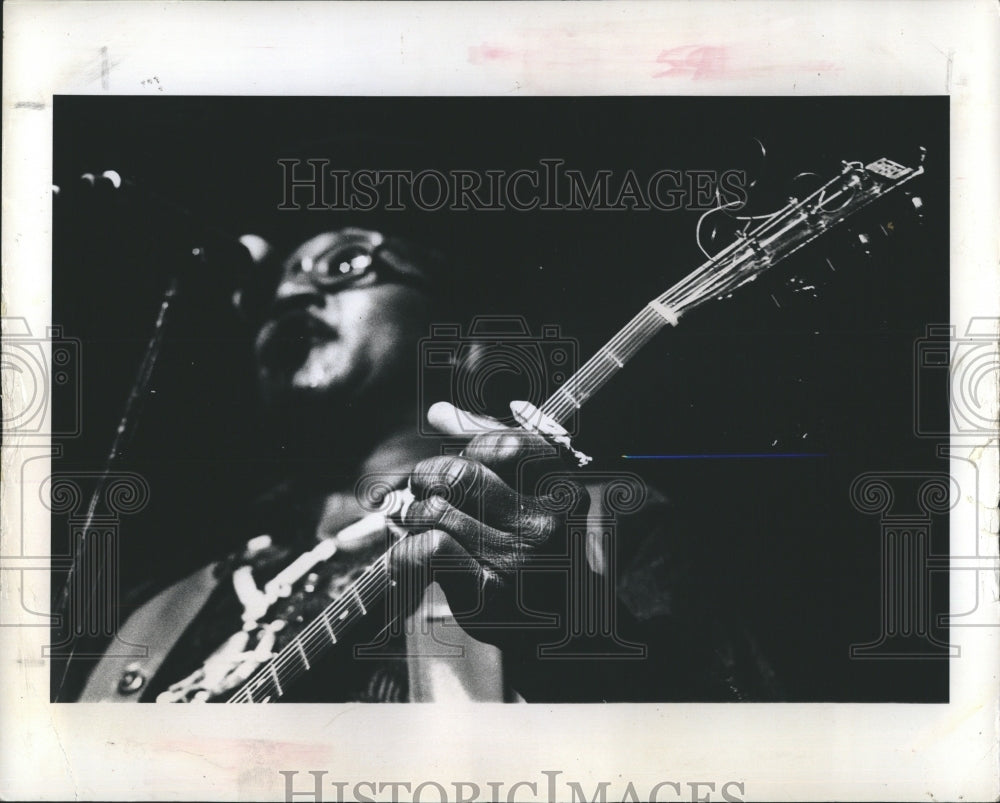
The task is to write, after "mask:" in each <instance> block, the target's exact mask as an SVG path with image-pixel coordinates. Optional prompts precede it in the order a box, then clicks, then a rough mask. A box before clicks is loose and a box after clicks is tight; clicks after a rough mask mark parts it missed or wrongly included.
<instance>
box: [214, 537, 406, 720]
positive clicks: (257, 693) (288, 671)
mask: <svg viewBox="0 0 1000 803" xmlns="http://www.w3.org/2000/svg"><path fill="white" fill-rule="evenodd" d="M391 554H392V550H389V551H388V552H386V553H385V554H384V555H382V557H380V558H379V559H378V560H377V561H375V562H374V563H373V564H371V566H369V567H368V568H367V569H365V570H364V571H363V572H362V573H361V574H360V575H359V576H358V578H357V579H356V580H355V581H354V582H353V583H351V585H350V586H349V587H348V588H347V590H346V591H345V592H344V593H343V594H342V595H341V596H340V597H338V598H337V599H336V600H334V601H333V602H331V603H330V604H329V605H327V606H326V608H324V609H323V612H322V613H320V615H319V616H317V617H316V618H315V619H313V621H312V622H310V623H309V624H308V625H307V626H306V627H305V628H304V629H303V630H302V632H301V633H298V634H297V635H296V636H295V637H294V638H293V639H292V640H291V641H289V642H288V644H286V645H285V646H284V647H283V648H282V650H281V651H280V652H279V653H277V654H276V655H274V656H273V657H272V658H270V659H269V660H268V661H267V662H266V663H264V664H261V665H260V666H259V667H258V668H257V669H256V671H254V673H253V674H252V675H251V676H250V678H249V679H248V680H247V681H246V683H244V685H243V686H242V687H241V688H240V689H239V691H237V692H236V693H235V694H234V695H233V696H232V697H230V698H229V700H227V702H230V703H270V702H273V701H275V700H277V699H278V698H279V697H282V696H284V694H285V692H286V690H287V689H289V688H291V685H292V683H294V682H295V681H296V680H297V679H298V677H299V676H300V675H302V674H303V673H305V672H308V671H309V670H310V669H312V665H313V664H314V663H315V662H316V661H317V660H318V659H319V658H320V656H321V655H322V654H323V653H324V652H326V650H328V649H329V648H330V647H332V646H334V645H335V644H337V643H338V641H340V640H341V638H342V636H343V635H344V634H345V633H346V632H347V631H348V630H349V629H350V628H351V627H352V626H353V625H354V624H356V623H357V622H358V621H359V620H360V619H361V618H362V617H364V616H367V614H368V611H369V609H371V608H374V607H375V606H376V605H377V604H378V602H379V600H380V599H381V598H382V597H383V596H384V594H385V592H386V590H387V589H388V588H390V587H391V586H392V585H393V584H394V582H395V581H393V580H392V578H391V577H390V572H389V559H390V556H391Z"/></svg>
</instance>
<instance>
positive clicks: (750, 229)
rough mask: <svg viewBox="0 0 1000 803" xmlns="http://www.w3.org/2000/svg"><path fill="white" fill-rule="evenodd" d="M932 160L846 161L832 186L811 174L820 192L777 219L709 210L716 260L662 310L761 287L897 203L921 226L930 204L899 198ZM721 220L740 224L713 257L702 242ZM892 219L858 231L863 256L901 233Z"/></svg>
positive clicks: (803, 193) (797, 199)
mask: <svg viewBox="0 0 1000 803" xmlns="http://www.w3.org/2000/svg"><path fill="white" fill-rule="evenodd" d="M925 157H926V151H925V149H923V148H921V149H920V153H919V157H918V159H916V160H914V163H913V164H911V165H905V164H901V163H899V162H896V161H894V160H892V159H889V158H887V157H880V158H878V159H875V160H874V161H871V162H869V163H867V164H865V163H863V162H856V161H855V162H841V168H840V170H839V172H837V173H836V174H834V175H832V176H830V177H828V178H826V179H823V178H822V177H820V176H818V175H817V174H808V176H809V177H811V178H813V179H814V181H813V182H812V184H813V186H812V187H809V188H807V189H805V190H802V189H801V187H802V186H803V185H802V184H800V185H799V187H797V188H796V189H794V190H793V191H792V193H791V194H789V195H788V196H787V203H785V205H784V206H783V207H781V208H779V209H777V210H775V211H772V212H765V213H761V214H734V213H733V211H732V209H731V205H724V204H720V205H719V206H718V207H716V208H714V209H710V210H708V211H707V212H705V214H704V215H702V218H701V219H700V220H699V223H698V227H697V230H696V238H697V239H698V245H699V247H700V248H701V250H702V251H703V253H704V254H705V255H706V256H707V257H708V261H707V262H705V263H703V264H702V265H701V266H700V267H699V268H698V269H697V270H696V271H694V272H693V273H692V274H691V275H689V276H688V277H687V278H685V279H684V280H682V281H681V282H679V283H678V284H677V285H675V286H674V287H672V288H671V289H670V290H668V291H667V292H666V293H664V294H663V295H661V296H659V297H658V298H657V299H656V303H658V304H661V305H665V306H666V307H667V308H669V309H670V310H671V311H672V312H673V313H676V314H680V313H681V312H684V311H686V310H689V309H693V308H694V307H696V306H698V305H700V304H702V303H704V302H705V301H708V300H711V299H717V300H721V299H726V298H730V297H731V296H732V295H733V293H734V292H735V291H736V290H737V289H738V288H740V287H742V286H744V285H746V284H749V283H751V282H754V281H755V280H756V279H757V278H758V277H759V276H760V275H761V274H763V273H764V272H766V271H768V270H770V269H771V268H773V267H774V266H776V265H777V264H779V263H780V262H782V261H784V260H785V259H787V258H788V257H789V256H791V255H792V254H794V253H796V252H797V251H799V250H800V249H802V248H804V247H805V246H806V245H808V244H809V243H811V242H813V241H814V240H816V239H818V238H820V237H824V236H826V235H827V234H828V233H829V232H831V231H834V230H839V231H844V230H846V228H847V227H846V226H845V224H846V222H847V221H848V220H851V221H852V222H853V221H855V220H860V219H861V217H860V213H861V212H862V210H865V209H869V208H874V207H876V206H877V207H879V208H883V207H884V206H885V205H884V203H883V202H884V200H885V199H886V198H888V197H890V196H891V197H893V198H902V200H903V203H904V207H905V208H907V209H908V212H909V213H912V214H913V215H914V216H915V217H917V218H918V219H919V217H920V216H921V215H922V213H923V201H922V199H921V198H920V197H919V196H916V195H912V194H907V193H904V192H897V191H898V190H899V189H900V188H901V187H903V186H904V185H907V184H908V183H909V182H911V181H912V180H914V179H916V178H917V177H918V176H921V175H923V173H924V161H925ZM801 175H802V176H806V175H807V174H801ZM713 214H724V215H725V216H726V217H727V218H728V220H729V221H730V222H731V223H733V224H735V225H734V226H733V229H732V232H731V236H730V242H729V244H728V245H726V246H725V247H723V248H721V249H720V250H718V251H717V252H716V253H715V254H710V253H709V252H708V250H707V249H706V248H705V247H704V245H703V244H702V242H701V239H700V238H701V230H702V227H703V224H704V222H705V220H706V219H707V218H709V217H710V216H712V215H713ZM884 218H885V222H883V223H876V224H874V225H875V226H876V227H877V228H876V229H874V230H864V231H857V232H854V238H855V245H856V246H857V247H858V248H859V249H860V250H861V251H862V252H867V253H869V254H870V253H871V250H872V248H873V244H874V242H875V240H876V238H877V237H878V236H889V235H891V234H892V233H893V232H894V230H895V228H896V226H897V222H896V221H897V219H899V215H898V212H897V210H893V212H892V213H889V214H886V215H884ZM717 231H718V229H716V230H715V232H713V233H717ZM875 231H877V232H878V234H876V233H874V232H875ZM831 267H832V266H831ZM789 286H790V289H792V291H793V292H806V293H808V292H813V291H815V289H816V287H815V285H810V284H808V283H807V282H806V281H805V280H802V279H800V278H797V277H796V278H793V279H791V280H790V285H789Z"/></svg>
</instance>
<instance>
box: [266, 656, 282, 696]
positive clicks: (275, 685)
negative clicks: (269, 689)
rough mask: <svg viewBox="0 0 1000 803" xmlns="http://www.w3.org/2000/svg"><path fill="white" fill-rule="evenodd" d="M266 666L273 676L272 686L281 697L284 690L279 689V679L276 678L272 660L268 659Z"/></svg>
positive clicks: (276, 673)
mask: <svg viewBox="0 0 1000 803" xmlns="http://www.w3.org/2000/svg"><path fill="white" fill-rule="evenodd" d="M268 667H269V668H270V670H271V675H273V676H274V687H275V688H276V689H277V690H278V696H279V697H281V696H282V695H283V694H284V692H283V691H282V690H281V681H280V680H278V670H277V669H276V668H275V666H274V661H270V662H269V663H268Z"/></svg>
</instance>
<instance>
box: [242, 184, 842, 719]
mask: <svg viewBox="0 0 1000 803" xmlns="http://www.w3.org/2000/svg"><path fill="white" fill-rule="evenodd" d="M837 180H838V179H834V180H832V181H830V182H828V183H827V184H826V185H824V186H823V187H821V188H820V189H818V190H816V191H815V192H814V193H813V194H812V195H810V196H809V197H808V198H807V199H806V201H803V202H800V203H798V204H792V205H789V206H788V207H787V208H786V209H785V210H784V211H779V212H777V213H774V214H772V215H770V216H768V218H767V219H765V221H764V222H763V223H762V224H761V225H760V226H758V227H757V228H756V229H754V230H753V232H751V233H750V234H747V235H744V237H743V238H741V240H740V241H736V242H734V243H731V244H730V245H729V246H727V248H726V249H723V251H721V252H719V253H718V254H716V255H715V256H714V257H710V259H709V261H708V262H707V263H705V264H704V265H702V266H700V267H699V268H697V269H695V270H694V271H692V272H691V273H690V274H688V275H687V276H685V277H684V278H683V279H681V280H680V281H679V282H678V283H677V284H675V285H673V286H672V287H671V288H670V289H668V290H667V291H666V292H665V293H664V294H662V295H661V296H659V297H658V298H657V301H658V302H659V303H661V304H664V305H667V306H669V307H670V308H671V309H673V310H674V311H675V312H678V313H679V312H681V311H683V310H686V309H691V308H692V306H693V305H695V304H697V303H699V302H701V301H704V300H705V299H706V298H708V297H711V296H715V295H718V294H719V293H721V292H725V290H728V289H731V288H735V287H736V286H738V285H739V284H740V283H741V280H745V279H744V277H743V276H741V275H740V271H739V267H738V266H736V265H733V261H732V260H731V259H730V257H731V255H732V252H733V251H735V250H738V249H739V246H741V245H743V246H745V247H748V248H749V247H750V246H748V243H749V242H750V241H752V240H756V239H757V238H759V237H760V236H761V234H764V233H766V232H768V231H769V230H770V229H773V228H776V227H777V226H779V225H781V224H782V223H783V222H784V221H785V219H787V218H788V217H789V216H790V215H792V214H793V213H794V212H795V211H798V210H800V209H801V208H802V207H803V206H804V205H805V203H807V202H808V200H810V199H811V198H812V197H814V196H816V195H820V196H822V195H823V194H824V193H825V190H826V188H827V187H829V186H830V185H832V184H833V183H835V182H836V181H837ZM842 192H844V190H841V191H840V192H838V193H836V194H834V195H833V196H831V197H830V198H829V199H825V201H824V202H828V201H830V200H833V199H835V198H836V197H837V196H838V195H840V194H842ZM792 225H793V226H794V225H796V223H793V224H792ZM780 233H781V232H779V234H780ZM768 267H770V266H768ZM713 269H714V272H713ZM749 275H750V276H752V275H755V274H752V273H751V274H749ZM706 277H707V278H706ZM703 279H704V281H702V280H703ZM699 282H700V283H699ZM685 291H686V292H685ZM649 312H650V314H649V315H647V314H646V313H647V309H646V308H644V309H643V310H642V311H640V312H639V313H638V314H637V315H636V316H635V317H634V318H633V319H632V320H631V321H629V323H627V324H626V325H625V326H624V327H623V328H622V329H621V330H619V331H618V332H617V333H616V334H615V336H614V337H613V338H612V339H611V340H610V341H609V342H608V343H607V344H605V345H604V346H602V347H601V348H600V349H599V350H598V351H597V352H596V353H595V355H594V356H593V357H591V359H590V360H588V361H587V363H585V364H584V366H583V368H582V369H581V370H580V371H578V372H576V373H575V374H573V375H572V376H571V377H570V378H569V379H568V380H567V381H566V382H565V383H564V384H563V385H562V386H561V387H560V388H559V389H558V390H557V391H556V392H555V393H554V394H553V396H552V397H551V398H550V399H549V401H547V402H546V403H545V404H543V405H542V410H543V412H546V414H548V415H551V416H552V417H553V418H556V420H559V419H560V418H561V417H562V416H563V415H566V414H568V413H570V412H571V411H572V410H573V409H574V408H575V407H576V406H578V404H582V403H583V402H585V401H586V400H587V399H589V398H590V397H591V396H592V395H593V393H595V392H596V391H597V390H598V389H599V388H600V387H601V386H602V385H603V384H604V383H605V382H606V381H607V379H608V378H610V377H611V376H612V375H613V374H614V373H616V372H617V371H618V370H620V369H621V368H622V367H623V364H624V362H625V361H626V360H628V359H631V357H632V356H634V353H635V352H636V351H637V350H638V348H641V346H642V345H644V343H641V344H638V345H636V344H637V342H638V341H639V340H645V339H647V338H650V337H652V336H653V335H655V334H656V333H657V332H658V331H659V329H661V328H662V327H663V326H664V325H665V324H664V323H663V322H662V321H661V320H659V319H655V318H653V317H652V316H654V315H655V314H656V313H654V312H652V311H649ZM621 346H625V350H624V351H622V350H619V347H621ZM609 358H610V359H611V361H612V365H608V364H607V363H606V362H603V360H606V359H609ZM619 362H620V363H622V364H618V363H619ZM571 385H572V386H573V390H575V391H577V393H574V394H572V397H571V398H573V399H575V401H570V399H569V398H564V401H563V402H562V403H559V402H558V401H557V402H556V403H555V404H553V405H551V406H550V402H552V401H553V399H555V400H558V399H559V397H560V395H562V396H564V397H566V396H569V395H570V394H569V391H568V388H569V387H570V386H571ZM547 407H549V410H546V408H547ZM397 543H398V542H397ZM394 547H395V544H394V545H393V546H392V547H390V549H389V550H388V551H387V552H386V553H385V554H384V555H383V557H382V558H381V559H379V560H378V561H376V563H374V564H372V565H371V566H369V567H368V568H367V569H366V570H365V572H364V573H363V574H362V575H361V577H359V578H358V579H357V580H356V581H355V582H354V583H352V585H351V587H349V588H348V589H346V590H345V591H344V592H343V594H342V595H341V597H340V598H339V599H338V600H335V601H334V602H333V603H332V604H331V605H330V606H329V607H327V608H325V609H324V610H323V611H322V612H321V613H320V614H319V616H317V617H316V618H315V619H314V620H313V621H312V622H310V624H309V625H307V626H306V627H305V628H304V629H303V630H302V632H300V633H299V634H297V635H296V636H295V637H294V638H293V640H292V641H291V642H289V643H288V644H287V645H286V646H285V647H284V648H283V649H282V650H281V651H280V652H279V653H278V654H277V655H276V656H274V657H272V658H271V659H269V660H268V661H267V662H265V663H264V664H262V665H261V666H259V667H258V668H257V670H256V671H255V672H254V673H253V674H252V675H251V676H250V678H248V679H247V681H246V683H245V684H244V685H243V686H242V687H241V689H240V690H239V691H238V692H237V693H236V694H235V695H234V696H233V697H232V698H231V699H230V702H232V701H234V700H235V699H236V698H237V697H238V696H240V695H241V694H242V693H244V692H247V694H248V696H249V691H248V690H249V689H250V688H251V687H253V686H254V685H255V683H256V682H258V681H259V680H260V679H263V680H266V681H267V682H268V683H269V684H270V682H271V679H270V678H268V677H267V675H266V673H267V672H269V671H274V672H275V673H276V674H279V675H280V674H285V677H286V680H288V679H294V677H295V676H297V675H298V674H301V673H302V672H303V671H305V669H306V667H305V665H304V664H303V662H302V660H301V657H300V660H296V661H292V655H293V654H294V653H295V648H296V647H301V648H302V650H303V652H304V653H306V654H311V657H316V655H317V652H315V651H313V648H315V647H317V646H319V647H320V651H321V650H322V649H323V648H324V646H325V645H324V644H323V643H322V641H321V640H317V639H316V637H318V636H324V637H325V642H326V643H330V640H329V634H328V633H326V627H327V624H329V626H330V628H331V629H333V628H334V626H335V623H336V622H337V621H338V620H337V619H334V620H333V621H330V617H331V616H332V615H334V614H336V615H337V616H338V618H339V616H343V615H344V614H345V613H347V614H348V617H346V618H345V619H344V620H341V621H350V617H349V614H350V610H351V609H350V608H349V607H348V606H347V605H346V603H345V605H344V606H343V610H339V611H338V610H335V608H337V607H338V603H340V602H342V601H344V600H346V599H348V598H349V597H350V595H351V594H357V595H358V597H359V599H361V598H362V597H363V596H364V595H366V594H368V593H369V592H371V591H372V590H373V589H375V588H376V587H379V588H381V587H384V586H387V585H388V583H389V578H388V566H387V561H388V558H389V555H390V554H391V552H392V549H393V548H394ZM379 570H381V571H382V572H385V573H386V576H385V577H380V576H379ZM371 601H372V600H371V599H370V600H369V602H371ZM362 604H363V602H362ZM323 619H326V620H327V624H322V623H321V620H323ZM389 626H391V623H390V624H389V625H387V626H386V627H389ZM345 629H346V628H341V631H340V632H343V630H345ZM384 631H385V628H383V630H382V631H381V632H384ZM286 668H288V670H287V671H286ZM275 691H277V689H275Z"/></svg>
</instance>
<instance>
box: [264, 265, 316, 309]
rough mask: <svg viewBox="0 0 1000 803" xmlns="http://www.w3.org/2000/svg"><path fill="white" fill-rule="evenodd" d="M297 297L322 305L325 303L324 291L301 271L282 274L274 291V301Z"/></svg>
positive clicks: (300, 299)
mask: <svg viewBox="0 0 1000 803" xmlns="http://www.w3.org/2000/svg"><path fill="white" fill-rule="evenodd" d="M289 299H297V300H299V301H300V302H301V301H307V300H308V301H311V302H313V303H316V304H319V305H323V304H325V303H326V293H324V292H323V291H321V290H320V289H319V288H317V287H316V285H315V284H313V283H312V281H311V280H310V279H309V277H308V276H305V275H303V274H301V273H296V274H292V275H290V276H284V277H283V278H282V279H281V281H280V282H279V284H278V288H277V290H275V292H274V300H275V301H286V300H289Z"/></svg>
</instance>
